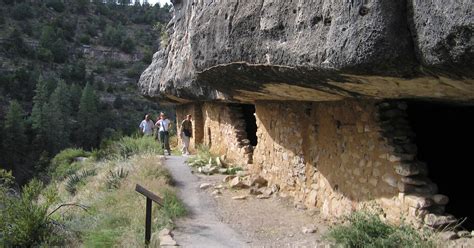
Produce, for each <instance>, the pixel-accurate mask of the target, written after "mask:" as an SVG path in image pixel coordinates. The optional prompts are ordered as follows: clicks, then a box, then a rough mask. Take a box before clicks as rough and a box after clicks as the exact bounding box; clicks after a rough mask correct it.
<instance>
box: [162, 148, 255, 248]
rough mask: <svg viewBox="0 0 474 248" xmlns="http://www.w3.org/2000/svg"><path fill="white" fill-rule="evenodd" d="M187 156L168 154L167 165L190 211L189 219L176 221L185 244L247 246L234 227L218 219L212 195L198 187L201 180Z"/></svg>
mask: <svg viewBox="0 0 474 248" xmlns="http://www.w3.org/2000/svg"><path fill="white" fill-rule="evenodd" d="M185 160H186V158H184V157H178V156H168V157H167V159H166V163H165V165H166V167H167V168H168V169H169V171H170V172H171V174H172V175H173V180H174V181H175V183H176V187H177V188H178V189H179V190H180V191H179V196H180V197H181V199H183V202H184V203H185V204H186V207H187V208H188V211H189V216H188V217H187V218H184V219H181V220H179V221H177V223H176V225H177V228H176V229H175V230H174V231H173V234H174V238H175V240H176V242H177V243H178V244H179V245H180V246H182V247H245V246H247V244H246V243H245V241H244V240H243V238H242V237H241V235H239V234H238V233H236V232H235V231H234V230H233V229H232V228H230V227H229V226H228V225H227V224H224V223H222V222H221V221H219V219H218V218H217V216H216V214H215V212H216V204H215V201H214V200H213V199H212V197H211V196H210V195H209V194H208V193H207V192H205V191H202V190H200V189H199V185H200V183H201V182H200V180H199V178H198V177H196V176H194V175H193V174H192V173H191V170H190V169H189V167H188V166H187V165H185V163H184V162H185Z"/></svg>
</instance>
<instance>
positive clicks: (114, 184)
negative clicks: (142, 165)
mask: <svg viewBox="0 0 474 248" xmlns="http://www.w3.org/2000/svg"><path fill="white" fill-rule="evenodd" d="M127 176H128V171H127V170H125V169H124V168H119V169H117V170H115V171H112V170H110V171H109V174H108V175H107V181H106V183H105V185H107V188H108V189H118V188H120V182H121V181H122V180H123V179H125V178H126V177H127Z"/></svg>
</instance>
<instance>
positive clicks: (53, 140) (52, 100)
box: [44, 81, 72, 154]
mask: <svg viewBox="0 0 474 248" xmlns="http://www.w3.org/2000/svg"><path fill="white" fill-rule="evenodd" d="M69 99H70V92H69V87H68V86H67V85H66V84H65V83H64V82H62V81H60V82H59V83H58V86H57V87H56V89H55V90H54V92H53V93H52V94H51V96H50V97H49V101H48V103H47V104H46V105H45V108H44V110H45V116H46V127H47V130H46V132H47V134H46V136H47V139H48V141H49V151H50V154H56V153H58V152H59V151H61V150H62V149H64V148H66V147H68V146H69V144H70V136H71V126H70V123H71V121H70V120H71V114H72V108H71V103H70V101H69Z"/></svg>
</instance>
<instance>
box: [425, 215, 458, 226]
mask: <svg viewBox="0 0 474 248" xmlns="http://www.w3.org/2000/svg"><path fill="white" fill-rule="evenodd" d="M455 222H456V218H454V216H452V215H436V214H433V213H430V214H427V215H426V216H425V218H424V223H425V224H426V225H428V226H430V227H433V228H439V227H444V226H447V225H450V224H453V223H455Z"/></svg>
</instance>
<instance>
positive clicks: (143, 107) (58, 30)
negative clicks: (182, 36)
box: [0, 0, 173, 185]
mask: <svg viewBox="0 0 474 248" xmlns="http://www.w3.org/2000/svg"><path fill="white" fill-rule="evenodd" d="M0 2H1V3H2V4H0V13H1V17H0V51H1V53H0V60H1V61H2V68H1V71H2V73H0V138H1V141H0V143H1V144H0V166H1V168H5V169H8V170H11V171H12V173H13V175H14V177H15V179H16V180H17V183H19V184H20V185H23V184H25V183H26V182H27V181H28V180H30V179H31V178H33V177H35V176H36V177H41V178H42V179H43V180H49V177H50V176H51V174H50V173H49V172H48V171H47V170H48V168H49V160H50V159H51V158H52V157H54V155H55V154H57V153H58V152H59V151H61V150H64V149H65V148H68V147H82V148H84V149H87V150H93V149H97V148H98V146H99V145H100V144H101V141H102V140H104V139H109V138H110V137H115V136H117V135H132V134H134V133H135V132H137V126H138V123H139V122H140V121H141V119H142V118H143V116H144V115H145V114H146V113H148V112H149V113H158V112H159V111H166V112H173V110H172V109H170V108H163V107H161V106H160V105H159V104H157V103H153V102H150V101H148V100H146V99H144V98H143V97H141V96H140V95H139V93H138V91H137V90H136V81H137V80H138V78H139V76H140V74H141V72H143V70H144V69H145V68H146V66H147V65H148V64H149V63H150V62H151V56H152V51H156V50H158V48H159V44H157V42H156V41H157V40H159V36H160V32H157V31H153V25H155V24H156V23H166V22H168V20H169V19H170V13H169V9H170V7H171V6H169V5H166V6H159V5H154V6H151V5H148V4H138V3H137V4H134V5H128V4H126V3H125V2H126V1H121V2H120V3H116V2H115V1H109V2H107V3H106V4H104V3H103V2H102V1H88V0H77V1H68V2H67V4H66V3H65V2H64V1H62V0H44V1H33V2H25V1H16V0H0ZM110 99H112V100H110ZM114 99H116V100H114ZM10 102H15V103H16V106H15V109H14V110H15V111H16V113H14V114H16V115H17V116H21V118H16V119H15V120H9V123H6V121H7V119H6V117H7V112H8V111H9V105H10ZM125 103H126V104H125ZM18 106H19V107H20V108H18ZM10 117H11V116H10ZM12 122H13V123H14V124H13V125H12V124H11V123H12ZM17 122H18V124H17ZM6 128H7V129H8V130H7V129H6ZM10 131H13V133H15V134H18V133H23V134H22V135H19V136H18V137H19V138H18V139H15V140H14V141H13V140H12V139H9V138H11V135H10V133H11V132H10ZM3 137H6V138H7V139H4V138H3ZM9 142H10V143H11V142H14V143H15V142H16V144H10V143H9ZM12 149H14V151H13V150H12ZM12 151H13V153H11V152H12ZM10 153H11V154H13V156H9V154H10ZM7 154H8V156H7Z"/></svg>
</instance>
